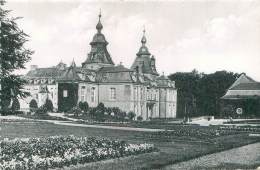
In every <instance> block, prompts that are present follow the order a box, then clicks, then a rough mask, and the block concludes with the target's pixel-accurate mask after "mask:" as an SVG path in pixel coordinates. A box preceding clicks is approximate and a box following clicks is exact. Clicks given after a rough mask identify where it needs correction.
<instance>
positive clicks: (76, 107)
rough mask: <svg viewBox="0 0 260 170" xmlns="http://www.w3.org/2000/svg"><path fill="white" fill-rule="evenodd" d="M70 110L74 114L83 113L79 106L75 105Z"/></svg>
mask: <svg viewBox="0 0 260 170" xmlns="http://www.w3.org/2000/svg"><path fill="white" fill-rule="evenodd" d="M70 112H71V113H73V114H74V116H78V115H79V114H80V113H81V109H80V108H79V106H74V107H73V108H72V109H71V111H70Z"/></svg>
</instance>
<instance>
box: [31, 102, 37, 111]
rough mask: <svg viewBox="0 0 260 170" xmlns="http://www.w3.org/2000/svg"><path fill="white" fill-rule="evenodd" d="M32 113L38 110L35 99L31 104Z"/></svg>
mask: <svg viewBox="0 0 260 170" xmlns="http://www.w3.org/2000/svg"><path fill="white" fill-rule="evenodd" d="M29 107H30V111H35V110H36V109H37V108H38V105H37V102H36V100H35V99H32V100H31V101H30V103H29Z"/></svg>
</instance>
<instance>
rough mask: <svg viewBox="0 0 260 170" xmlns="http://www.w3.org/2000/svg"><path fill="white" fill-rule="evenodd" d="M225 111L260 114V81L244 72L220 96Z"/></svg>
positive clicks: (252, 114)
mask: <svg viewBox="0 0 260 170" xmlns="http://www.w3.org/2000/svg"><path fill="white" fill-rule="evenodd" d="M221 99H222V104H223V108H229V109H227V111H226V112H229V113H231V114H240V115H251V116H259V115H260V82H257V81H255V80H253V79H252V78H251V77H249V76H247V75H246V74H245V73H243V74H241V75H240V77H239V78H238V79H237V80H236V81H235V82H234V83H233V84H232V85H231V86H230V87H229V89H228V90H227V92H226V94H225V95H224V96H223V97H222V98H221Z"/></svg>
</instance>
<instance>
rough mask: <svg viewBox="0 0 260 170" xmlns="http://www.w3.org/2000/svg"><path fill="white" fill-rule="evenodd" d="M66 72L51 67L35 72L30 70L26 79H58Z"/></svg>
mask: <svg viewBox="0 0 260 170" xmlns="http://www.w3.org/2000/svg"><path fill="white" fill-rule="evenodd" d="M63 72H64V70H60V69H58V68H56V67H50V68H36V69H34V70H30V71H29V72H28V73H27V74H26V77H30V78H46V77H49V78H58V77H60V76H61V75H62V73H63Z"/></svg>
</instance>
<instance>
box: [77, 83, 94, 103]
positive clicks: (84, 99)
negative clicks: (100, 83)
mask: <svg viewBox="0 0 260 170" xmlns="http://www.w3.org/2000/svg"><path fill="white" fill-rule="evenodd" d="M80 94H81V101H87V99H86V86H81V92H80ZM90 101H91V102H92V103H94V102H95V101H96V88H95V87H92V88H91V89H90Z"/></svg>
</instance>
